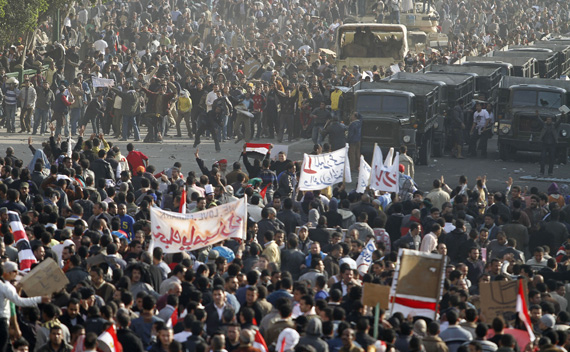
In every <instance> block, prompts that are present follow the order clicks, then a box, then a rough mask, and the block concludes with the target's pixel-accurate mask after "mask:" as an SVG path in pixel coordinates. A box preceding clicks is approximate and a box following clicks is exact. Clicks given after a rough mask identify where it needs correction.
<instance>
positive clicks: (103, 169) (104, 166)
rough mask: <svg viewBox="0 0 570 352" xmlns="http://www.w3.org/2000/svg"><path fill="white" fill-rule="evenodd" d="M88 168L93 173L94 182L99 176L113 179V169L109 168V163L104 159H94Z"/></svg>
mask: <svg viewBox="0 0 570 352" xmlns="http://www.w3.org/2000/svg"><path fill="white" fill-rule="evenodd" d="M89 168H90V169H91V170H92V171H93V172H94V173H95V182H97V180H99V179H101V178H104V179H111V180H114V179H115V177H114V176H113V169H112V168H111V164H109V162H108V161H105V160H103V159H95V160H93V162H92V163H91V165H90V166H89Z"/></svg>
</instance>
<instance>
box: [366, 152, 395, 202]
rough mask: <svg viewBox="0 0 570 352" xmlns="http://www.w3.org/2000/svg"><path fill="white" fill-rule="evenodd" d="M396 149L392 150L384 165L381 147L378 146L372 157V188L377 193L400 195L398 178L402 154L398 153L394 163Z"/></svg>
mask: <svg viewBox="0 0 570 352" xmlns="http://www.w3.org/2000/svg"><path fill="white" fill-rule="evenodd" d="M393 155H394V148H390V151H389V152H388V155H386V160H384V163H382V152H381V151H380V147H378V146H376V147H375V149H374V156H373V157H372V166H371V167H372V175H371V176H370V188H371V189H373V190H376V191H385V192H396V193H398V190H399V187H398V177H399V176H400V171H399V170H398V167H399V165H400V153H396V157H395V158H394V161H392V157H393Z"/></svg>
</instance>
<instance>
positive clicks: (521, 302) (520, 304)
mask: <svg viewBox="0 0 570 352" xmlns="http://www.w3.org/2000/svg"><path fill="white" fill-rule="evenodd" d="M518 281H519V285H518V292H517V313H518V315H519V319H520V320H521V321H522V322H523V323H524V326H525V328H526V331H527V333H528V336H529V338H530V341H534V339H535V336H534V332H533V331H532V323H531V321H530V316H529V314H528V306H527V304H526V297H525V294H524V288H523V280H522V279H519V280H518Z"/></svg>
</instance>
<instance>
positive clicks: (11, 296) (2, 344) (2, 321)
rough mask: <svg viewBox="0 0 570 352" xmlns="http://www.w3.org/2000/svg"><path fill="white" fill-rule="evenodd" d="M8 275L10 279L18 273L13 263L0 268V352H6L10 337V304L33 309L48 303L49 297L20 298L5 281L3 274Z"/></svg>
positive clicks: (14, 289) (13, 288) (7, 263)
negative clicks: (40, 304) (39, 304)
mask: <svg viewBox="0 0 570 352" xmlns="http://www.w3.org/2000/svg"><path fill="white" fill-rule="evenodd" d="M5 272H6V273H9V274H10V276H9V277H10V278H11V277H12V276H13V277H14V278H15V276H16V275H17V273H18V266H17V265H16V263H13V262H6V263H4V264H3V265H2V266H1V267H0V276H1V277H2V280H0V351H8V349H7V348H8V344H9V342H10V336H9V333H8V325H9V319H10V317H11V308H10V303H9V301H10V302H13V303H14V304H15V305H17V306H19V307H33V306H36V305H37V304H38V303H49V302H50V301H51V298H50V297H49V296H43V297H40V296H38V297H30V298H21V297H20V295H18V292H17V291H16V288H15V287H14V286H12V284H11V283H10V282H8V281H5V276H4V273H5Z"/></svg>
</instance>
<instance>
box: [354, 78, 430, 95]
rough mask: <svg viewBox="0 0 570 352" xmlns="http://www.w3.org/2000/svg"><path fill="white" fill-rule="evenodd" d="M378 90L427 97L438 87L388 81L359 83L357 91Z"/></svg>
mask: <svg viewBox="0 0 570 352" xmlns="http://www.w3.org/2000/svg"><path fill="white" fill-rule="evenodd" d="M378 89H382V90H393V91H404V92H411V93H413V94H414V95H427V94H429V93H431V92H433V91H435V90H437V89H438V85H436V84H433V85H426V84H413V83H406V82H389V81H381V82H361V86H360V89H359V90H358V91H361V90H378Z"/></svg>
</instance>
